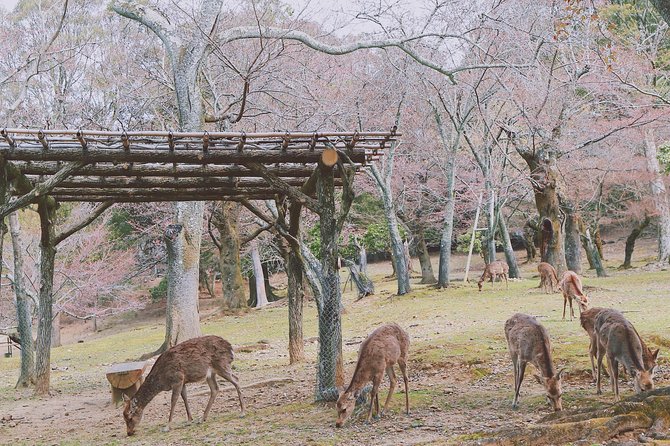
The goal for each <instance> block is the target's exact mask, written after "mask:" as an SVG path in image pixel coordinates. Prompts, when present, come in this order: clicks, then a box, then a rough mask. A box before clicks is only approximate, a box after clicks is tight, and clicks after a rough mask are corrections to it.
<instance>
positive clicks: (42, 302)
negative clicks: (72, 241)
mask: <svg viewBox="0 0 670 446" xmlns="http://www.w3.org/2000/svg"><path fill="white" fill-rule="evenodd" d="M56 208H57V206H56V201H55V200H54V199H53V198H51V197H48V196H46V197H41V198H40V199H39V202H38V205H37V212H38V213H39V216H40V230H41V235H40V292H39V309H38V317H37V343H36V364H35V394H37V395H46V394H48V393H49V383H50V377H51V325H52V319H53V299H52V298H53V280H54V263H55V260H56V228H55V224H56Z"/></svg>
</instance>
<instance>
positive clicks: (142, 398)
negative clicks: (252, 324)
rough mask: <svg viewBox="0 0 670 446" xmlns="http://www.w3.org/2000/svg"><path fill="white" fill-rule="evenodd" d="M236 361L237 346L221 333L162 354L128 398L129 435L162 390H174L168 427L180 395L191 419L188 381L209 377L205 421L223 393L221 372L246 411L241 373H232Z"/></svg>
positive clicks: (197, 339)
mask: <svg viewBox="0 0 670 446" xmlns="http://www.w3.org/2000/svg"><path fill="white" fill-rule="evenodd" d="M232 362H233V348H232V347H231V345H230V343H229V342H228V341H226V340H224V339H223V338H220V337H219V336H203V337H200V338H193V339H189V340H187V341H184V342H182V343H181V344H177V345H175V346H174V347H172V348H170V349H169V350H167V351H166V352H164V353H163V354H162V355H160V356H159V357H158V359H157V360H156V363H155V364H154V366H153V367H152V368H151V371H150V372H149V375H147V378H146V379H145V380H144V383H143V384H142V386H141V387H140V388H139V390H138V391H137V393H136V394H135V396H133V397H132V398H131V399H128V400H126V406H125V409H124V410H123V418H124V419H125V420H126V428H127V433H128V435H133V434H134V433H135V429H136V428H137V425H138V424H139V423H140V421H141V420H142V412H143V411H144V408H145V407H146V406H147V404H149V403H150V402H151V400H153V399H154V397H155V396H156V395H158V394H159V393H160V392H166V391H168V390H172V401H171V405H170V418H169V419H168V425H167V429H168V430H169V428H170V423H171V422H172V415H173V414H174V407H175V405H176V404H177V400H178V399H179V395H181V397H182V399H183V400H184V406H186V415H187V417H188V420H189V421H191V420H193V418H192V417H191V410H190V408H189V407H188V401H187V399H186V384H188V383H193V382H198V381H202V380H204V379H206V380H207V384H209V389H210V395H209V401H208V402H207V407H206V408H205V414H204V415H203V416H202V420H203V421H206V420H207V415H208V414H209V410H210V409H211V408H212V403H213V402H214V398H216V395H217V393H219V386H218V384H217V382H216V375H220V376H222V377H223V378H225V379H226V380H228V381H230V382H231V383H232V384H233V386H235V389H236V390H237V396H238V398H239V400H240V408H241V411H242V413H244V401H243V399H242V392H241V391H240V386H239V384H238V382H237V376H235V375H234V374H233V372H232V369H231V366H230V364H231V363H232Z"/></svg>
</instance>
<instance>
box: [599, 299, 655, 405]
mask: <svg viewBox="0 0 670 446" xmlns="http://www.w3.org/2000/svg"><path fill="white" fill-rule="evenodd" d="M594 328H595V333H596V345H597V352H596V354H597V357H598V379H597V393H598V395H600V394H602V390H601V386H600V378H601V375H602V373H601V370H602V366H603V357H604V356H605V355H607V363H608V364H609V366H610V367H609V368H610V384H611V385H612V391H613V392H614V401H615V402H616V401H620V400H621V397H620V396H619V363H621V364H622V365H623V368H624V369H625V370H626V371H627V372H628V374H629V375H630V376H631V377H633V385H634V387H635V393H640V392H642V391H643V390H651V389H653V388H654V367H652V368H650V369H647V368H646V367H645V365H644V361H643V359H642V351H643V349H642V342H641V339H640V336H639V335H638V333H637V330H635V327H633V324H631V323H630V321H628V319H626V318H625V317H624V316H623V314H621V313H620V312H618V311H617V310H613V309H603V310H601V311H600V312H599V313H598V316H596V319H595V325H594ZM656 354H657V355H658V352H657V353H656ZM654 362H655V359H654Z"/></svg>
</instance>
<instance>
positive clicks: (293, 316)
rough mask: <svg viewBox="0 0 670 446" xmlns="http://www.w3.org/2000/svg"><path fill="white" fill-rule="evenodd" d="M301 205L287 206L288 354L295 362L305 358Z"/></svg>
mask: <svg viewBox="0 0 670 446" xmlns="http://www.w3.org/2000/svg"><path fill="white" fill-rule="evenodd" d="M301 214H302V206H301V205H300V203H291V204H290V206H289V235H290V236H291V239H290V240H289V252H288V262H287V266H286V274H287V276H288V356H289V362H290V363H291V364H295V363H297V362H302V361H304V360H305V343H304V341H303V334H302V309H303V302H304V300H305V285H304V281H303V274H304V273H303V265H302V260H301V256H300V217H301Z"/></svg>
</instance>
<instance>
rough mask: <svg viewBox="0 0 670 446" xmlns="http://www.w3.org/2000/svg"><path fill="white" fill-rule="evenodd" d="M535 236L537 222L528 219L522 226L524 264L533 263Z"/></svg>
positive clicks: (535, 251)
mask: <svg viewBox="0 0 670 446" xmlns="http://www.w3.org/2000/svg"><path fill="white" fill-rule="evenodd" d="M536 235H537V222H536V221H534V219H528V220H527V221H526V224H524V226H523V238H524V242H525V244H526V263H529V262H533V261H535V257H536V256H537V250H536V249H535V236H536Z"/></svg>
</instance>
